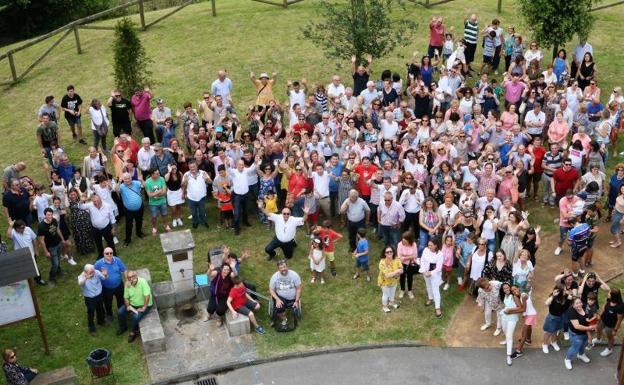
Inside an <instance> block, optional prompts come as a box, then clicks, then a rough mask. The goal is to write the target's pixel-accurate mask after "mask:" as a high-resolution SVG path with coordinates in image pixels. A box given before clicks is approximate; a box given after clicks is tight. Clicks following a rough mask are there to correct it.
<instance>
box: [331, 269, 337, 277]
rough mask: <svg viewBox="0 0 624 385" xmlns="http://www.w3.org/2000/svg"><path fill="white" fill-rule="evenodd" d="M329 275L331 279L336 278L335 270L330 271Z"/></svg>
mask: <svg viewBox="0 0 624 385" xmlns="http://www.w3.org/2000/svg"><path fill="white" fill-rule="evenodd" d="M331 275H332V277H336V269H332V270H331Z"/></svg>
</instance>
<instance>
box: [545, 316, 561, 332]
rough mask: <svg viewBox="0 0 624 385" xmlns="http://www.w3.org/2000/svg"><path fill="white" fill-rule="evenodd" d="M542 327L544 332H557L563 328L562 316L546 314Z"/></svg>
mask: <svg viewBox="0 0 624 385" xmlns="http://www.w3.org/2000/svg"><path fill="white" fill-rule="evenodd" d="M542 329H543V330H544V331H545V332H546V333H550V334H557V332H558V331H559V330H561V329H563V317H562V316H554V315H552V314H548V315H547V316H546V319H544V327H543V328H542Z"/></svg>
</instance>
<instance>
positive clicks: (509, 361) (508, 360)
mask: <svg viewBox="0 0 624 385" xmlns="http://www.w3.org/2000/svg"><path fill="white" fill-rule="evenodd" d="M507 366H511V356H507Z"/></svg>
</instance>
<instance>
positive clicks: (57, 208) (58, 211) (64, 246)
mask: <svg viewBox="0 0 624 385" xmlns="http://www.w3.org/2000/svg"><path fill="white" fill-rule="evenodd" d="M65 214H66V213H65V209H63V208H62V207H61V198H59V197H54V198H53V199H52V215H53V216H54V219H56V221H57V222H58V224H59V230H61V234H63V238H65V242H62V243H61V255H62V256H63V259H64V260H66V261H67V263H69V264H70V265H72V266H76V261H74V257H73V256H72V249H71V241H70V240H69V236H70V235H71V232H70V231H69V227H68V226H67V222H66V221H65Z"/></svg>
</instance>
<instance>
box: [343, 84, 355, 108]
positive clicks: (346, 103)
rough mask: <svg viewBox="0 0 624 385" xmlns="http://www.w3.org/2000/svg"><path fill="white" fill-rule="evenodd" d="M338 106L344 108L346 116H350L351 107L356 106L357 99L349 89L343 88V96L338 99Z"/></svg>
mask: <svg viewBox="0 0 624 385" xmlns="http://www.w3.org/2000/svg"><path fill="white" fill-rule="evenodd" d="M340 105H341V106H342V108H344V110H345V113H346V114H350V113H351V111H353V107H355V106H356V105H357V99H356V97H355V96H353V89H352V88H351V87H347V88H345V92H344V95H342V97H341V98H340Z"/></svg>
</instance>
